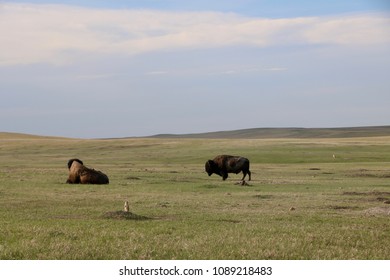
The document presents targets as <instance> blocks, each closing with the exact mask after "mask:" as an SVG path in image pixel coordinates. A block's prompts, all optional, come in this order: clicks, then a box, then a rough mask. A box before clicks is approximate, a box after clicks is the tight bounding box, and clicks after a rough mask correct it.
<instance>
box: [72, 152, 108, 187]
mask: <svg viewBox="0 0 390 280" xmlns="http://www.w3.org/2000/svg"><path fill="white" fill-rule="evenodd" d="M68 168H69V177H68V180H66V182H67V183H68V184H108V177H107V175H106V174H104V173H103V172H100V171H97V170H95V169H91V168H88V167H86V166H84V164H83V162H82V161H81V160H79V159H77V158H74V159H70V160H69V161H68Z"/></svg>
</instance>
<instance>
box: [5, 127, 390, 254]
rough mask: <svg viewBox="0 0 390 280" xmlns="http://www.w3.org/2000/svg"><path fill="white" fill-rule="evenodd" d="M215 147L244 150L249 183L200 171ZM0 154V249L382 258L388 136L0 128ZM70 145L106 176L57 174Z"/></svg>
mask: <svg viewBox="0 0 390 280" xmlns="http://www.w3.org/2000/svg"><path fill="white" fill-rule="evenodd" d="M217 154H233V155H241V156H245V157H247V158H249V159H250V161H251V171H252V181H250V182H248V183H249V186H241V185H237V184H236V183H237V182H238V181H239V179H241V174H238V175H236V174H230V175H229V178H228V179H227V180H226V181H222V179H221V177H219V176H216V175H212V176H211V177H209V176H208V175H207V174H206V173H205V171H204V163H205V162H206V161H207V160H208V159H212V158H213V157H214V156H215V155H217ZM333 155H335V158H334V157H333ZM0 157H1V161H0V220H1V227H0V259H389V258H390V251H389V245H390V204H389V203H390V137H369V138H326V139H311V138H305V139H247V140H245V139H230V140H228V139H169V138H168V139H159V138H142V139H141V138H130V139H109V140H108V139H107V140H79V139H63V138H44V137H33V136H26V135H18V134H0ZM75 157H76V158H80V159H81V160H83V161H84V164H85V165H86V166H89V167H92V168H95V169H97V170H101V171H103V172H104V173H106V174H107V175H108V176H109V179H110V184H109V185H69V184H65V181H66V179H67V175H68V169H67V161H68V159H70V158H75ZM125 201H128V202H129V206H130V212H131V213H128V215H123V213H121V212H119V211H121V210H122V209H123V204H124V202H125Z"/></svg>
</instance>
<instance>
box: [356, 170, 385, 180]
mask: <svg viewBox="0 0 390 280" xmlns="http://www.w3.org/2000/svg"><path fill="white" fill-rule="evenodd" d="M385 172H386V171H383V170H368V169H359V170H357V171H355V172H354V173H352V174H350V175H349V176H350V177H362V178H364V177H366V178H390V174H388V173H385Z"/></svg>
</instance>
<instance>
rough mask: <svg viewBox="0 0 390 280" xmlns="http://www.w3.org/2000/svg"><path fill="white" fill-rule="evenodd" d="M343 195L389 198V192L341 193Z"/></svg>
mask: <svg viewBox="0 0 390 280" xmlns="http://www.w3.org/2000/svg"><path fill="white" fill-rule="evenodd" d="M343 195H363V196H364V195H370V196H387V195H388V196H390V192H378V191H372V192H343Z"/></svg>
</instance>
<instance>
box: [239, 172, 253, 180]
mask: <svg viewBox="0 0 390 280" xmlns="http://www.w3.org/2000/svg"><path fill="white" fill-rule="evenodd" d="M242 173H243V174H244V176H242V179H241V181H244V179H245V177H246V174H248V176H249V180H248V181H250V180H251V172H250V171H249V170H248V171H242Z"/></svg>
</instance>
